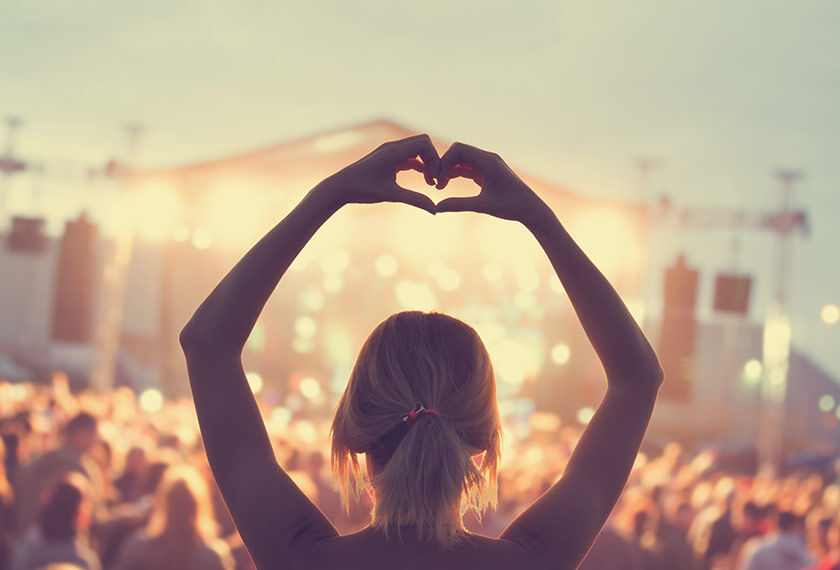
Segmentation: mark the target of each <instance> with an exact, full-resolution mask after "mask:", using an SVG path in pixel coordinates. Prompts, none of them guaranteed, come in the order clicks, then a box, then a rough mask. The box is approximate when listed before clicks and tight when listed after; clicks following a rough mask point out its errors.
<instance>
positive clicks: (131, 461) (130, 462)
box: [114, 445, 149, 502]
mask: <svg viewBox="0 0 840 570" xmlns="http://www.w3.org/2000/svg"><path fill="white" fill-rule="evenodd" d="M148 465H149V460H148V458H147V457H146V450H145V449H143V448H142V447H140V446H137V445H135V446H134V447H132V448H131V449H129V450H128V453H126V455H125V466H124V467H123V472H122V474H121V475H120V476H119V477H117V478H116V480H115V481H114V487H115V488H116V490H117V493H118V497H119V500H120V502H128V501H133V500H135V499H137V498H138V497H134V496H132V492H137V491H139V489H138V482H139V481H140V479H141V478H142V477H143V473H144V472H145V470H146V468H147V467H148Z"/></svg>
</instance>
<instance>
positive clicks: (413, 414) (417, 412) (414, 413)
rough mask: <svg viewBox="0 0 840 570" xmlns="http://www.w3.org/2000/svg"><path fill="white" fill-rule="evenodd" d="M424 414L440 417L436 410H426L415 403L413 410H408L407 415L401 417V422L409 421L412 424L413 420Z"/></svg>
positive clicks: (418, 403) (421, 405)
mask: <svg viewBox="0 0 840 570" xmlns="http://www.w3.org/2000/svg"><path fill="white" fill-rule="evenodd" d="M424 414H434V415H436V416H437V417H440V414H439V413H438V412H437V410H433V409H431V408H426V407H425V406H424V405H423V404H421V403H420V402H417V403H416V404H415V406H414V408H413V409H411V410H409V411H408V413H407V414H406V415H404V416H403V417H402V421H404V422H408V421H409V420H411V421H412V422H414V421H415V420H417V418H419V417H420V416H422V415H424Z"/></svg>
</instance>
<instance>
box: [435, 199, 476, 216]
mask: <svg viewBox="0 0 840 570" xmlns="http://www.w3.org/2000/svg"><path fill="white" fill-rule="evenodd" d="M435 210H437V211H438V212H482V213H483V210H482V208H481V202H480V201H479V200H478V196H470V197H468V198H447V199H446V200H441V201H440V202H438V204H437V206H435Z"/></svg>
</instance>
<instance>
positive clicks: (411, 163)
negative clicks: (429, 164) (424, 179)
mask: <svg viewBox="0 0 840 570" xmlns="http://www.w3.org/2000/svg"><path fill="white" fill-rule="evenodd" d="M423 168H424V164H423V163H422V162H420V161H419V160H417V159H416V158H409V159H408V160H406V161H405V162H403V163H402V164H400V165H399V166H398V167H397V170H398V171H402V170H416V171H417V172H423Z"/></svg>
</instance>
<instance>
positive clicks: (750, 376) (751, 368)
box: [743, 358, 764, 384]
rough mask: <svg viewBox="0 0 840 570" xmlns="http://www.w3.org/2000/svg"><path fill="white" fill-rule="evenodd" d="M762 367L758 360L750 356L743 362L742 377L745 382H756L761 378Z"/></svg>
mask: <svg viewBox="0 0 840 570" xmlns="http://www.w3.org/2000/svg"><path fill="white" fill-rule="evenodd" d="M763 369H764V367H763V366H762V364H761V361H760V360H757V359H755V358H751V359H750V360H747V361H746V362H745V363H744V369H743V378H744V382H746V383H747V384H757V383H758V382H759V381H760V380H761V373H762V371H763Z"/></svg>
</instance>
